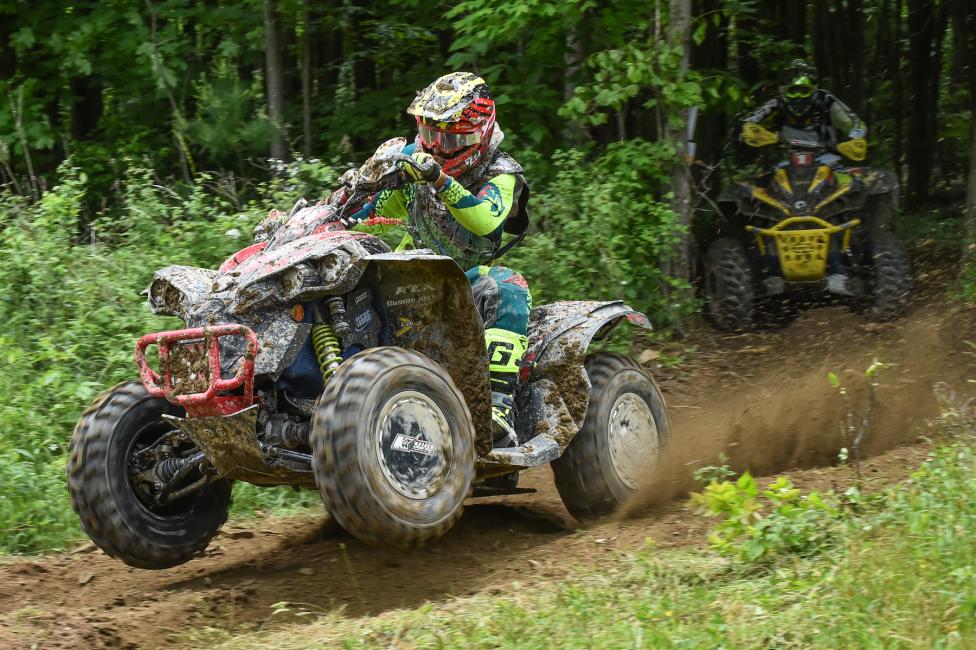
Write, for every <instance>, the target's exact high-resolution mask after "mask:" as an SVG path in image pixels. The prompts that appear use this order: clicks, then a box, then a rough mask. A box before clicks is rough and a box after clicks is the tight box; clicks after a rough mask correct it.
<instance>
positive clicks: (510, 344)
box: [485, 328, 528, 447]
mask: <svg viewBox="0 0 976 650" xmlns="http://www.w3.org/2000/svg"><path fill="white" fill-rule="evenodd" d="M485 343H486V344H487V346H488V372H489V376H490V378H491V421H492V433H493V437H494V440H495V442H496V443H497V442H501V441H502V440H507V441H509V443H510V446H513V447H517V446H518V444H519V443H518V435H517V434H516V432H515V399H514V395H515V386H516V382H517V381H518V374H519V362H520V361H521V360H522V357H523V356H524V355H525V349H526V347H527V346H528V340H527V339H526V338H525V336H523V335H521V334H516V333H515V332H510V331H508V330H503V329H499V328H491V329H488V330H485Z"/></svg>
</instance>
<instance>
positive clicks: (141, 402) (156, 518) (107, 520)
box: [68, 382, 231, 569]
mask: <svg viewBox="0 0 976 650" xmlns="http://www.w3.org/2000/svg"><path fill="white" fill-rule="evenodd" d="M164 414H165V415H176V416H182V415H185V414H184V413H183V411H182V410H181V409H179V408H177V407H176V406H174V405H172V404H170V403H169V402H168V401H166V400H165V399H162V398H155V397H150V395H149V393H147V392H146V389H145V388H144V387H143V385H142V384H141V383H139V382H127V383H123V384H119V385H118V386H116V387H115V388H112V389H110V390H107V391H105V392H104V393H102V394H101V395H99V396H98V397H97V398H96V399H95V401H94V402H93V403H92V404H91V406H89V407H88V410H86V411H85V413H84V414H83V415H82V416H81V419H80V420H78V424H77V425H76V426H75V430H74V433H73V434H72V436H71V445H70V455H69V459H68V491H69V492H70V495H71V505H72V507H73V508H74V510H75V512H76V513H77V514H78V516H79V518H80V519H81V527H82V528H83V529H84V530H85V532H86V533H87V534H88V536H89V537H90V538H91V540H92V541H93V542H94V543H95V545H96V546H98V547H99V548H100V549H102V550H103V551H105V553H107V554H108V555H111V556H112V557H115V558H118V559H120V560H122V561H123V562H125V563H126V564H128V565H130V566H134V567H138V568H141V569H167V568H169V567H173V566H176V565H178V564H183V563H184V562H187V561H188V560H190V559H191V558H192V557H193V556H194V555H196V554H197V553H199V552H200V551H202V550H203V549H205V548H206V547H207V545H208V544H209V543H210V540H212V539H213V538H214V536H215V535H216V534H217V531H219V530H220V527H221V526H222V525H223V523H224V522H225V521H226V520H227V511H228V509H229V508H230V500H231V485H230V483H229V482H228V481H224V480H218V481H216V482H213V483H210V484H208V485H205V486H204V487H202V488H200V489H199V490H197V491H196V492H193V493H191V494H189V495H187V496H185V497H182V498H181V499H179V500H177V501H174V502H172V503H169V504H166V505H157V504H154V503H153V502H152V499H151V495H149V494H147V493H146V491H145V489H140V487H137V486H140V485H141V484H140V483H137V478H136V477H135V476H131V477H130V475H131V474H132V473H133V471H134V469H133V466H132V461H133V457H134V455H135V454H137V453H138V451H140V450H142V449H145V448H146V447H148V446H150V445H152V444H153V443H155V442H156V441H157V440H159V439H160V438H161V437H162V436H163V435H165V434H167V433H168V432H169V431H171V430H172V429H173V427H172V425H170V424H169V423H167V422H166V421H165V420H164V419H163V418H162V416H163V415H164ZM136 469H137V468H136ZM194 473H195V475H192V476H190V477H189V479H188V480H190V481H192V480H193V479H196V478H199V474H198V473H197V470H194Z"/></svg>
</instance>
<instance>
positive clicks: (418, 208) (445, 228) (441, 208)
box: [409, 128, 529, 269]
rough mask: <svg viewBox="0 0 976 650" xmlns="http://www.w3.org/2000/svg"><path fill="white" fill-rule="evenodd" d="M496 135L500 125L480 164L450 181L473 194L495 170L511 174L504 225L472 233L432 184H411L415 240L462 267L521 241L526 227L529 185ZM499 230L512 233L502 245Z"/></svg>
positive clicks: (479, 262) (486, 259)
mask: <svg viewBox="0 0 976 650" xmlns="http://www.w3.org/2000/svg"><path fill="white" fill-rule="evenodd" d="M500 135H501V131H500V129H497V128H496V132H495V137H493V138H492V140H495V139H496V138H497V139H498V142H497V143H495V142H493V143H492V144H493V145H495V146H493V147H492V149H491V150H490V154H489V155H488V156H486V157H485V158H484V159H483V161H482V162H481V163H480V164H478V165H476V166H475V167H473V168H471V169H469V170H468V171H466V172H464V173H463V174H461V175H460V176H458V177H457V178H455V179H454V182H455V183H460V184H461V186H462V187H463V188H464V189H466V190H468V191H469V192H471V193H472V194H477V193H478V192H479V191H480V190H481V188H482V187H484V185H485V184H486V183H487V182H488V181H490V180H491V179H492V178H494V177H495V176H498V175H499V174H512V175H514V176H515V179H516V181H515V190H514V192H513V194H512V202H513V205H512V207H511V210H510V211H509V213H508V218H507V219H506V220H505V223H504V225H503V226H502V227H500V228H499V229H498V230H496V231H495V232H493V233H491V234H489V235H486V236H484V237H482V236H479V235H476V234H474V233H473V232H471V231H470V230H468V229H467V228H465V227H464V226H462V225H461V224H460V223H458V222H457V220H456V219H455V218H454V216H453V215H452V214H451V213H450V212H449V211H448V209H447V206H446V205H445V204H444V201H442V200H441V197H440V195H438V194H437V191H436V190H435V189H434V187H433V185H430V184H423V185H415V186H414V188H415V194H414V197H413V201H411V202H410V208H409V211H410V222H411V224H412V226H413V228H412V230H413V231H414V239H415V241H416V244H417V245H418V246H420V247H424V248H430V249H431V250H433V251H434V252H436V253H438V254H440V255H447V256H449V257H452V258H454V261H455V262H457V263H458V264H459V265H460V266H461V267H462V268H464V269H468V268H471V267H474V266H479V265H483V264H484V265H487V264H490V263H491V262H492V261H493V260H496V259H498V258H499V257H501V256H502V255H503V254H505V253H506V252H507V251H508V250H509V249H511V248H512V247H513V246H514V245H515V244H517V243H518V242H519V241H521V240H522V238H523V237H524V236H525V231H526V230H527V229H528V225H529V217H528V213H527V212H526V204H527V203H528V200H529V187H528V185H527V184H526V182H525V177H524V172H523V170H522V166H521V165H519V164H518V163H517V162H515V159H514V158H512V157H511V156H509V155H508V154H506V153H502V152H500V151H498V147H497V144H500V143H501V137H499V136H500ZM502 232H507V233H509V234H512V235H515V239H513V240H512V241H510V242H509V243H508V244H506V245H505V246H502V245H501V241H502Z"/></svg>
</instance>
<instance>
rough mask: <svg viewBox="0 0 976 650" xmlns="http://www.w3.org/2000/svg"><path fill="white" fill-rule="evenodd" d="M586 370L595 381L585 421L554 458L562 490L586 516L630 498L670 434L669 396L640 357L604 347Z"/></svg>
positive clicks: (577, 512) (600, 513)
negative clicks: (660, 388)
mask: <svg viewBox="0 0 976 650" xmlns="http://www.w3.org/2000/svg"><path fill="white" fill-rule="evenodd" d="M586 373H587V375H588V376H589V378H590V383H591V386H592V387H591V389H590V401H589V404H588V406H587V408H586V418H585V420H584V421H583V426H582V428H580V430H579V432H578V433H577V434H576V436H575V437H574V438H573V439H572V441H570V443H569V446H568V447H567V448H566V451H564V452H563V455H562V456H561V457H560V458H558V459H557V460H554V461H553V462H552V470H553V474H554V475H555V479H556V489H557V490H558V491H559V496H560V497H561V498H562V501H563V504H565V506H566V509H567V510H569V512H570V514H572V515H573V516H574V517H576V518H577V519H579V520H581V521H585V520H587V519H593V518H596V517H601V516H604V515H608V514H610V513H612V512H613V511H614V510H616V509H617V507H618V506H619V505H620V504H621V503H623V502H624V501H626V500H627V498H628V497H630V496H631V495H632V494H633V493H634V492H635V491H636V490H637V488H638V487H640V485H641V484H642V483H644V482H646V480H647V478H648V476H649V475H650V473H651V472H652V471H653V470H654V467H655V465H656V463H657V459H658V456H659V453H660V451H661V449H663V448H664V446H665V445H667V443H668V441H669V440H670V438H671V426H670V424H669V422H668V412H667V407H666V406H665V404H664V398H663V397H662V396H661V392H660V391H659V390H658V387H657V385H656V384H655V383H654V380H653V379H651V378H650V377H649V376H648V375H647V373H645V372H644V370H643V368H641V366H640V365H639V364H638V363H637V362H636V361H634V360H633V359H630V358H629V357H625V356H623V355H620V354H613V353H608V352H601V353H597V354H593V355H590V356H588V357H587V358H586Z"/></svg>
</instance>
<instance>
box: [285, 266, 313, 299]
mask: <svg viewBox="0 0 976 650" xmlns="http://www.w3.org/2000/svg"><path fill="white" fill-rule="evenodd" d="M318 282H319V275H318V273H316V272H315V271H314V270H312V267H310V266H308V265H307V264H299V265H297V266H295V267H293V268H290V269H288V270H287V271H285V272H284V273H282V274H281V275H280V276H278V286H280V287H281V291H282V294H283V295H284V296H286V297H287V296H293V295H295V294H297V293H300V292H301V291H302V290H303V289H305V287H308V286H315V285H317V284H318Z"/></svg>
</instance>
